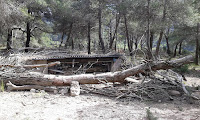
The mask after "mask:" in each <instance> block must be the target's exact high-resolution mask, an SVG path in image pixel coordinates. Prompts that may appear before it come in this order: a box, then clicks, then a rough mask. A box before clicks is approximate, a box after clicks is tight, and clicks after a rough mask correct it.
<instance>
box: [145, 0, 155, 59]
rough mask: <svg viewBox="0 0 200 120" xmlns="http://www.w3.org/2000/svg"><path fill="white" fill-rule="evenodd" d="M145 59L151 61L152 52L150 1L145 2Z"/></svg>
mask: <svg viewBox="0 0 200 120" xmlns="http://www.w3.org/2000/svg"><path fill="white" fill-rule="evenodd" d="M146 45H147V59H152V57H153V56H152V50H151V46H150V0H147V38H146Z"/></svg>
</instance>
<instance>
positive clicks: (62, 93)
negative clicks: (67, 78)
mask: <svg viewBox="0 0 200 120" xmlns="http://www.w3.org/2000/svg"><path fill="white" fill-rule="evenodd" d="M68 92H69V89H68V88H67V87H66V88H62V89H60V91H59V93H60V94H61V95H65V94H67V93H68Z"/></svg>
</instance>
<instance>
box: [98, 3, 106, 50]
mask: <svg viewBox="0 0 200 120" xmlns="http://www.w3.org/2000/svg"><path fill="white" fill-rule="evenodd" d="M101 17H102V8H101V3H100V1H99V11H98V19H99V43H100V45H101V49H102V51H103V53H105V52H106V50H105V46H104V41H103V39H102V33H101V25H102V21H101Z"/></svg>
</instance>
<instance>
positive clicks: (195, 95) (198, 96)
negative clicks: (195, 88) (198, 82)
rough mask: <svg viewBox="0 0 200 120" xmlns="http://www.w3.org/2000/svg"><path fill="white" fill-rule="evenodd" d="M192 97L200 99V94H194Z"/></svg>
mask: <svg viewBox="0 0 200 120" xmlns="http://www.w3.org/2000/svg"><path fill="white" fill-rule="evenodd" d="M191 96H194V97H196V98H198V99H200V92H193V93H192V94H191Z"/></svg>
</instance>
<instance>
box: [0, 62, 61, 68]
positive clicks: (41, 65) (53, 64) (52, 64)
mask: <svg viewBox="0 0 200 120" xmlns="http://www.w3.org/2000/svg"><path fill="white" fill-rule="evenodd" d="M59 64H60V62H59V61H56V62H51V63H48V64H36V65H10V64H6V65H0V68H1V67H14V68H19V67H21V68H38V67H52V66H55V65H59Z"/></svg>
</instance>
